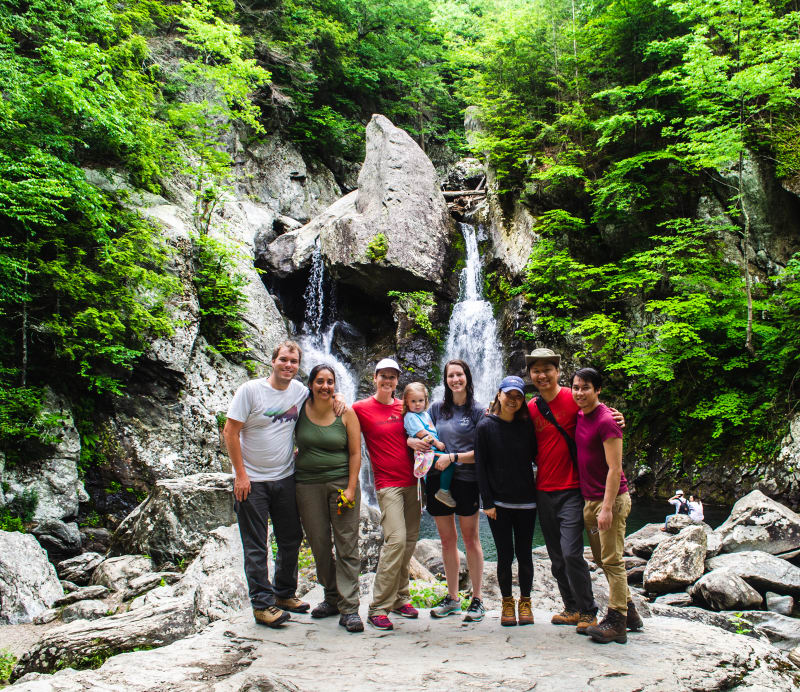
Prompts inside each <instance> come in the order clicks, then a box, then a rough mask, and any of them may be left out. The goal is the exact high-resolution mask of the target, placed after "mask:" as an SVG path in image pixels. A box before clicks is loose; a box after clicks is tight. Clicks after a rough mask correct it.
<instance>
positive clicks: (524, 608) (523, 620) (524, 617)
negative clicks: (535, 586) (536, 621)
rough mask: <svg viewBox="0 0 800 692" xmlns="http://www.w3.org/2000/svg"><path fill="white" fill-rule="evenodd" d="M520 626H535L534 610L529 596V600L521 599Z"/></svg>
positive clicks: (519, 607)
mask: <svg viewBox="0 0 800 692" xmlns="http://www.w3.org/2000/svg"><path fill="white" fill-rule="evenodd" d="M518 609H519V624H520V625H532V624H533V610H531V598H530V596H528V597H527V598H520V599H519V606H518Z"/></svg>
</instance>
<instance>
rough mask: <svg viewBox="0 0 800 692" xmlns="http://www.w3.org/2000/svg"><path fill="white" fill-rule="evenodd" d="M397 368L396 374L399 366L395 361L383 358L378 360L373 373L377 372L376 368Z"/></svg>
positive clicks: (398, 372)
mask: <svg viewBox="0 0 800 692" xmlns="http://www.w3.org/2000/svg"><path fill="white" fill-rule="evenodd" d="M389 369H391V370H397V374H398V375H399V374H400V366H399V365H398V364H397V361H394V360H392V359H391V358H384V359H383V360H379V361H378V364H377V365H376V366H375V374H377V373H378V370H389Z"/></svg>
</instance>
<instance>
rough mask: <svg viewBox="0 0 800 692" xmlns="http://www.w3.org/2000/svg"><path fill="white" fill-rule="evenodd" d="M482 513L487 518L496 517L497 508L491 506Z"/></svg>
mask: <svg viewBox="0 0 800 692" xmlns="http://www.w3.org/2000/svg"><path fill="white" fill-rule="evenodd" d="M483 513H484V514H485V515H486V516H487V517H489V519H497V508H496V507H492V508H491V509H484V510H483Z"/></svg>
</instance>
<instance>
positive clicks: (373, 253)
mask: <svg viewBox="0 0 800 692" xmlns="http://www.w3.org/2000/svg"><path fill="white" fill-rule="evenodd" d="M388 251H389V240H388V239H387V238H386V235H385V234H383V233H377V234H376V235H375V236H373V238H372V239H371V240H370V241H369V243H367V259H368V260H369V261H370V262H383V260H385V259H386V253H387V252H388Z"/></svg>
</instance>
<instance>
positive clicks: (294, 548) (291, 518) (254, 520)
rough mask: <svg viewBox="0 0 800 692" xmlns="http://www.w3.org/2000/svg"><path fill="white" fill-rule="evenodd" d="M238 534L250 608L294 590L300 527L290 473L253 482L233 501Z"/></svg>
mask: <svg viewBox="0 0 800 692" xmlns="http://www.w3.org/2000/svg"><path fill="white" fill-rule="evenodd" d="M234 509H235V510H236V516H237V517H238V519H239V533H240V534H241V537H242V548H244V573H245V576H246V577H247V588H248V589H249V591H250V603H251V604H252V606H253V608H256V609H257V610H263V609H264V608H266V607H267V606H268V605H274V603H275V598H276V597H277V598H291V597H292V596H294V592H295V591H296V590H297V556H298V554H299V552H300V542H301V541H302V540H303V529H302V528H301V526H300V516H299V515H298V513H297V501H296V499H295V484H294V476H289V477H288V478H282V479H281V480H279V481H253V482H251V483H250V494H249V495H248V496H247V499H246V500H244V501H243V502H235V503H234ZM268 518H271V519H272V528H273V530H274V531H275V542H276V543H277V544H278V554H277V556H276V557H275V584H274V586H273V584H271V583H270V581H269V573H268V570H267V550H268V548H269V546H268V545H267V519H268Z"/></svg>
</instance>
